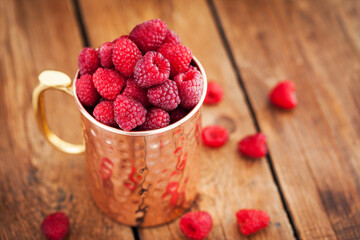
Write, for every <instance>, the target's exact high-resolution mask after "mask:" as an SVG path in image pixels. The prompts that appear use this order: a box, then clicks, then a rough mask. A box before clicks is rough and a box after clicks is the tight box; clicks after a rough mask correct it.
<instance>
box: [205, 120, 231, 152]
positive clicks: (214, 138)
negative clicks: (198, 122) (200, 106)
mask: <svg viewBox="0 0 360 240" xmlns="http://www.w3.org/2000/svg"><path fill="white" fill-rule="evenodd" d="M202 139H203V142H204V144H205V145H206V146H208V147H213V148H219V147H221V146H223V145H224V144H225V143H226V142H227V141H228V139H229V133H228V131H227V130H226V129H225V128H223V127H221V126H218V125H212V126H207V127H205V128H204V129H203V131H202Z"/></svg>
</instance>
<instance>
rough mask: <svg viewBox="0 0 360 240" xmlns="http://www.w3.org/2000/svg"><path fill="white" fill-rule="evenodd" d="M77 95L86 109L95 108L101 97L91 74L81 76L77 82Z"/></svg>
mask: <svg viewBox="0 0 360 240" xmlns="http://www.w3.org/2000/svg"><path fill="white" fill-rule="evenodd" d="M75 87H76V95H77V96H78V98H79V100H80V102H81V103H82V104H83V105H84V106H86V107H93V106H95V105H96V103H97V102H98V101H99V98H100V95H99V93H98V92H97V91H96V89H95V87H94V83H93V77H92V76H91V74H84V75H81V77H80V78H79V79H77V80H76V82H75Z"/></svg>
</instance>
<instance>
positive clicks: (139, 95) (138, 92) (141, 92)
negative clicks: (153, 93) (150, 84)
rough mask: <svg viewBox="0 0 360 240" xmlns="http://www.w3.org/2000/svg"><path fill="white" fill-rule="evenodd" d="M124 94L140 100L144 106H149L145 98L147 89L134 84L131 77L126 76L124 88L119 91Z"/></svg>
mask: <svg viewBox="0 0 360 240" xmlns="http://www.w3.org/2000/svg"><path fill="white" fill-rule="evenodd" d="M121 94H122V95H124V96H127V97H129V98H132V99H134V100H137V101H138V102H140V103H141V104H142V105H143V106H144V107H145V108H148V107H150V103H149V100H148V98H147V89H146V88H141V87H139V86H138V85H136V84H135V81H134V79H133V78H132V77H130V78H128V80H127V81H126V85H125V87H124V90H123V91H122V93H121Z"/></svg>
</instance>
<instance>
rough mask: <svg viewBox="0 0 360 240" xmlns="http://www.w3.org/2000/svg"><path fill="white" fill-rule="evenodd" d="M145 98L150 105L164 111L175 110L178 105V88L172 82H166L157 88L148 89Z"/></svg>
mask: <svg viewBox="0 0 360 240" xmlns="http://www.w3.org/2000/svg"><path fill="white" fill-rule="evenodd" d="M147 96H148V98H149V102H150V103H151V104H152V105H154V106H155V107H159V108H162V109H164V110H166V111H171V110H173V109H175V108H177V106H178V105H179V103H180V97H179V92H178V88H177V86H176V83H175V82H174V81H172V80H167V81H166V82H164V83H163V84H161V85H159V86H155V87H152V88H149V90H148V93H147Z"/></svg>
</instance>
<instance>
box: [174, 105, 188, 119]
mask: <svg viewBox="0 0 360 240" xmlns="http://www.w3.org/2000/svg"><path fill="white" fill-rule="evenodd" d="M188 113H189V111H188V110H186V109H184V108H182V107H180V106H179V107H177V108H176V109H174V110H172V111H170V112H169V115H170V122H171V123H174V122H177V121H179V120H180V119H182V118H183V117H185V116H186V115H187V114H188Z"/></svg>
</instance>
